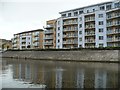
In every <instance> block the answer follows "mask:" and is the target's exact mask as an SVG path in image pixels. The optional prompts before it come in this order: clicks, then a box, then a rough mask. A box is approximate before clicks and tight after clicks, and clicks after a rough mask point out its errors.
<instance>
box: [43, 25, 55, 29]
mask: <svg viewBox="0 0 120 90" xmlns="http://www.w3.org/2000/svg"><path fill="white" fill-rule="evenodd" d="M44 28H45V29H51V28H54V25H47V26H46V27H44Z"/></svg>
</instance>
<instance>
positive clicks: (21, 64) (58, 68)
mask: <svg viewBox="0 0 120 90" xmlns="http://www.w3.org/2000/svg"><path fill="white" fill-rule="evenodd" d="M1 72H2V73H1ZM0 79H1V80H2V88H118V86H119V85H118V64H117V63H86V62H85V63H83V62H70V61H68V62H66V61H48V60H47V61H46V60H24V59H6V58H4V59H2V67H1V68H0Z"/></svg>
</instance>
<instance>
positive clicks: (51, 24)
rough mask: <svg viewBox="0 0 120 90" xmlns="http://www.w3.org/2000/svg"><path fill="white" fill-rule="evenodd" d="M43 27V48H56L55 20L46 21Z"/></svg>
mask: <svg viewBox="0 0 120 90" xmlns="http://www.w3.org/2000/svg"><path fill="white" fill-rule="evenodd" d="M44 29H45V30H44V48H45V49H48V48H56V20H55V19H54V20H49V21H47V22H46V27H44Z"/></svg>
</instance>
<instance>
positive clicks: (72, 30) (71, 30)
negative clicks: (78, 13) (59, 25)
mask: <svg viewBox="0 0 120 90" xmlns="http://www.w3.org/2000/svg"><path fill="white" fill-rule="evenodd" d="M76 31H78V29H63V32H76Z"/></svg>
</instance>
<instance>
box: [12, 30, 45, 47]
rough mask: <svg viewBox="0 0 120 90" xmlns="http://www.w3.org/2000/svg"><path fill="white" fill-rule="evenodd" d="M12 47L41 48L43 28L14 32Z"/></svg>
mask: <svg viewBox="0 0 120 90" xmlns="http://www.w3.org/2000/svg"><path fill="white" fill-rule="evenodd" d="M12 43H13V46H12V47H13V49H38V48H40V49H42V48H43V30H42V29H38V30H32V31H25V32H21V33H17V34H14V38H13V40H12Z"/></svg>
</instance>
